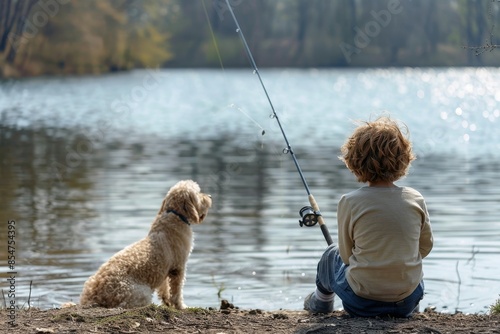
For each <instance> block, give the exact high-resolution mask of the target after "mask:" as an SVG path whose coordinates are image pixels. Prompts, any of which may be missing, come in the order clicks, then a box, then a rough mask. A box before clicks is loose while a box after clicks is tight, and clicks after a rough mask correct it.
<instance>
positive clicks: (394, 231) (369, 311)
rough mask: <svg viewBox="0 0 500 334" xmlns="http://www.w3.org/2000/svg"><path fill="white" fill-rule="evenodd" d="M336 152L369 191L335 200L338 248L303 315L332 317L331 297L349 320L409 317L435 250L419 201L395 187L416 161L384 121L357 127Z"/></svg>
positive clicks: (321, 270)
mask: <svg viewBox="0 0 500 334" xmlns="http://www.w3.org/2000/svg"><path fill="white" fill-rule="evenodd" d="M341 151H342V157H341V159H342V160H343V161H344V162H345V164H346V166H347V168H348V169H349V170H351V172H352V173H353V174H354V175H355V176H356V177H357V179H358V181H359V182H363V183H368V185H367V186H365V187H362V188H360V189H358V190H355V191H352V192H350V193H348V194H345V195H343V196H342V198H341V199H340V202H339V204H338V209H337V220H338V237H339V242H338V246H334V245H331V246H330V247H328V248H327V250H326V251H325V253H324V254H323V256H322V258H321V260H320V261H319V263H318V269H317V276H316V291H315V292H313V293H311V294H310V295H308V296H307V297H306V298H305V300H304V309H306V310H309V311H311V312H320V313H327V312H331V311H332V310H333V298H334V295H335V294H337V296H339V297H340V299H341V300H342V304H343V306H344V309H345V310H346V311H347V312H348V313H349V314H350V315H351V316H363V317H374V316H385V315H391V316H397V317H408V316H410V315H411V314H412V312H413V311H415V310H417V309H418V304H419V302H420V300H421V299H422V298H423V295H424V283H423V280H422V277H423V273H422V259H423V258H424V257H426V256H427V254H429V252H430V251H431V249H432V245H433V237H432V230H431V226H430V222H429V214H428V212H427V208H426V205H425V201H424V198H423V197H422V195H421V194H420V193H419V192H418V191H416V190H414V189H412V188H409V187H398V186H396V185H395V184H394V182H395V181H396V180H398V179H400V178H401V177H403V176H405V175H406V174H407V172H408V168H409V167H410V163H411V161H413V160H414V159H415V156H414V155H413V152H412V148H411V143H410V142H409V140H408V139H407V138H406V137H405V136H404V135H403V133H402V132H401V130H400V128H399V126H398V123H397V122H395V121H393V120H392V119H390V118H389V117H386V116H383V117H379V118H378V119H376V120H375V121H373V122H366V123H364V124H362V125H360V126H359V127H358V128H356V130H355V131H354V133H353V134H352V136H351V137H349V139H347V141H346V142H345V144H344V145H343V146H342V149H341Z"/></svg>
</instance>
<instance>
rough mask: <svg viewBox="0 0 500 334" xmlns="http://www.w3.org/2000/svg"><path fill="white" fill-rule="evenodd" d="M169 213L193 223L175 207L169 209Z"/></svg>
mask: <svg viewBox="0 0 500 334" xmlns="http://www.w3.org/2000/svg"><path fill="white" fill-rule="evenodd" d="M167 213H173V214H174V215H176V216H177V217H179V218H180V219H181V220H182V221H183V222H185V223H186V224H188V225H191V224H190V223H189V221H188V219H187V218H186V216H184V215H183V214H180V213H179V212H177V211H175V210H173V209H168V210H167Z"/></svg>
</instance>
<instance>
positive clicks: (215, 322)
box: [0, 303, 500, 334]
mask: <svg viewBox="0 0 500 334" xmlns="http://www.w3.org/2000/svg"><path fill="white" fill-rule="evenodd" d="M0 315H1V318H2V324H1V325H0V326H1V327H0V333H12V334H18V333H19V334H20V333H22V334H24V333H37V334H46V333H117V334H121V333H123V334H131V333H214V334H232V333H272V334H277V333H303V334H306V333H308V334H313V333H314V334H319V333H428V334H432V333H436V334H437V333H443V334H444V333H500V315H464V314H461V313H458V314H453V315H451V314H442V313H436V312H433V311H425V312H422V313H419V314H416V315H414V316H413V317H412V318H410V319H393V318H351V317H349V316H348V315H347V314H346V313H344V312H340V311H336V312H333V313H331V314H328V315H321V314H309V313H307V312H305V311H302V312H301V311H276V312H267V311H266V312H264V311H261V310H258V309H256V310H239V309H238V308H235V307H234V306H233V305H231V304H224V303H223V304H221V309H218V310H216V309H201V308H189V309H186V310H183V311H178V310H173V309H168V308H164V307H161V306H156V305H150V306H147V307H143V308H138V309H130V310H124V309H102V308H90V309H89V308H87V309H85V308H81V307H79V306H72V307H68V308H62V309H50V310H38V309H30V310H18V311H17V312H16V314H15V326H14V327H12V326H11V325H10V324H9V323H8V321H9V311H8V310H6V309H3V310H1V311H0Z"/></svg>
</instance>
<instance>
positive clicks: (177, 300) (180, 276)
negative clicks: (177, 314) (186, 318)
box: [169, 268, 187, 310]
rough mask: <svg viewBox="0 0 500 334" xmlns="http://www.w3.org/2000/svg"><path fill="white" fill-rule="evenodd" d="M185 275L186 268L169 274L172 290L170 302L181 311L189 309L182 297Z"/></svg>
mask: <svg viewBox="0 0 500 334" xmlns="http://www.w3.org/2000/svg"><path fill="white" fill-rule="evenodd" d="M185 273H186V270H185V268H179V269H176V270H171V271H170V273H169V277H170V288H171V291H170V293H171V295H170V301H171V302H172V304H173V306H174V307H175V308H177V309H179V310H182V309H185V308H186V307H187V306H186V305H185V304H184V300H183V297H182V289H183V287H184V280H185Z"/></svg>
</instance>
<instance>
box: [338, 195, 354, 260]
mask: <svg viewBox="0 0 500 334" xmlns="http://www.w3.org/2000/svg"><path fill="white" fill-rule="evenodd" d="M337 227H338V238H339V252H340V257H341V258H342V261H343V262H344V263H345V264H349V258H350V257H351V255H352V248H353V247H354V241H353V239H352V231H351V210H350V209H349V207H348V204H347V199H346V197H345V196H342V198H341V199H340V201H339V204H338V207H337Z"/></svg>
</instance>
